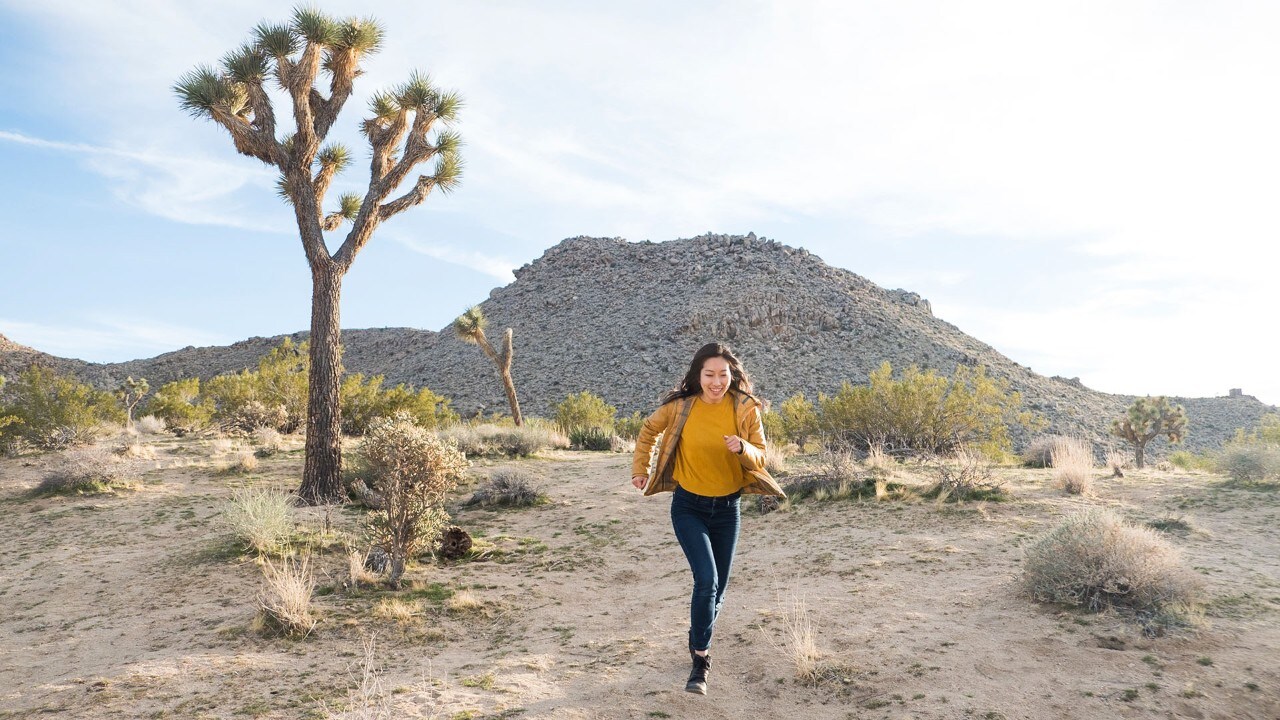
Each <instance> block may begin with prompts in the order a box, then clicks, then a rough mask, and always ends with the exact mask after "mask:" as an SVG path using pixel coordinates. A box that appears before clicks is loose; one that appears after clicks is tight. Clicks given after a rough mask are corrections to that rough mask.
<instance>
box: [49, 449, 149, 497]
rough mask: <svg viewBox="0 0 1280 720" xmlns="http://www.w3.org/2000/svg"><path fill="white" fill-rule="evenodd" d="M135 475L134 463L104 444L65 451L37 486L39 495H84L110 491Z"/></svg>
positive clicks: (121, 485) (125, 483)
mask: <svg viewBox="0 0 1280 720" xmlns="http://www.w3.org/2000/svg"><path fill="white" fill-rule="evenodd" d="M133 478H134V472H133V467H132V465H131V463H130V462H129V461H128V460H127V459H125V458H123V457H121V456H120V455H118V454H116V453H114V452H112V451H111V450H109V449H107V448H106V447H103V446H101V445H93V446H88V447H76V448H71V449H69V450H66V451H64V452H62V453H61V454H60V455H59V456H58V457H57V458H56V459H55V460H54V464H53V467H52V468H51V469H50V470H49V471H48V472H46V473H45V475H44V477H43V478H42V479H41V480H40V484H39V485H37V486H36V488H35V493H36V494H37V495H81V494H92V493H105V492H111V491H112V490H115V489H117V488H120V487H124V486H126V485H128V484H129V483H130V481H132V480H133Z"/></svg>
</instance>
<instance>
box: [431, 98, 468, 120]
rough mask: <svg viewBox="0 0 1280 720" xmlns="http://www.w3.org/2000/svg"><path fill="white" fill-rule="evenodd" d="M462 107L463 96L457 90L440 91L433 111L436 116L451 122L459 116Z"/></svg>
mask: <svg viewBox="0 0 1280 720" xmlns="http://www.w3.org/2000/svg"><path fill="white" fill-rule="evenodd" d="M461 109H462V96H461V95H459V94H458V93H456V92H453V91H448V92H442V93H439V94H438V95H437V96H436V102H435V107H434V108H432V112H434V113H435V115H436V117H438V118H440V119H441V120H443V121H445V122H446V123H451V122H453V121H454V120H456V119H457V117H458V111H459V110H461Z"/></svg>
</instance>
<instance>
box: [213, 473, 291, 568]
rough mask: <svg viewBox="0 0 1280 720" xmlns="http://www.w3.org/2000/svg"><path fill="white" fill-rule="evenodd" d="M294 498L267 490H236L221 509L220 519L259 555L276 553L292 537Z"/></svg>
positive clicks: (281, 549) (287, 543) (280, 550)
mask: <svg viewBox="0 0 1280 720" xmlns="http://www.w3.org/2000/svg"><path fill="white" fill-rule="evenodd" d="M293 504H294V503H293V496H292V495H288V494H286V493H282V492H278V491H276V490H271V489H268V488H259V489H246V490H237V491H235V492H234V493H232V495H231V500H230V501H229V502H227V504H226V505H224V506H223V508H222V520H223V522H224V523H225V524H226V526H227V527H228V528H230V530H231V532H232V533H233V534H234V535H235V536H236V537H237V538H238V539H239V540H240V541H241V542H243V543H244V544H245V545H247V546H248V547H250V548H252V549H253V550H256V551H257V552H258V553H259V554H262V555H266V554H271V553H275V554H279V553H280V552H282V551H283V550H284V549H285V548H286V547H288V545H289V540H290V539H291V538H292V537H293V528H294V519H293Z"/></svg>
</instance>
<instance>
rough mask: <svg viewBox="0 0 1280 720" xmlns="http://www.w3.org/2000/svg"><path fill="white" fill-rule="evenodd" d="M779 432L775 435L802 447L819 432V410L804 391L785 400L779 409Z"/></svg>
mask: <svg viewBox="0 0 1280 720" xmlns="http://www.w3.org/2000/svg"><path fill="white" fill-rule="evenodd" d="M777 418H778V420H777V423H778V428H777V429H778V432H777V433H775V434H774V435H775V436H776V437H777V439H779V440H785V441H788V442H793V443H795V444H796V445H798V446H800V447H801V448H802V449H803V448H804V446H805V444H807V443H808V442H809V439H810V438H812V437H814V436H815V435H817V434H818V428H819V422H818V411H817V408H816V407H815V406H814V404H813V403H812V402H809V400H807V399H806V398H805V396H804V393H796V394H795V395H792V396H791V397H789V398H787V399H786V400H783V401H782V402H781V403H780V404H779V405H778V411H777Z"/></svg>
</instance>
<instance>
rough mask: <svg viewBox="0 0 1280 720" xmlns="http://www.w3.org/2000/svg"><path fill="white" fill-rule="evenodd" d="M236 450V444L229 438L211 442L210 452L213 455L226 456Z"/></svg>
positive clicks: (216, 439) (218, 438)
mask: <svg viewBox="0 0 1280 720" xmlns="http://www.w3.org/2000/svg"><path fill="white" fill-rule="evenodd" d="M235 448H236V442H235V441H234V440H232V439H231V438H227V437H215V438H214V439H212V440H210V441H209V452H210V453H211V454H213V455H226V454H227V453H229V452H231V451H232V450H234V449H235Z"/></svg>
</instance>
